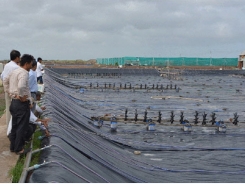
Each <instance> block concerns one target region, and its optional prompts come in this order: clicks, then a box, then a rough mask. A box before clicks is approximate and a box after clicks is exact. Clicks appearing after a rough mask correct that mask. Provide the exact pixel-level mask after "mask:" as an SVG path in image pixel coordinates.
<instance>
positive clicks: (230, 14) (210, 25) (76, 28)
mask: <svg viewBox="0 0 245 184" xmlns="http://www.w3.org/2000/svg"><path fill="white" fill-rule="evenodd" d="M0 7H1V9H0V14H1V18H0V40H1V44H2V45H3V46H2V47H1V48H0V59H7V58H8V57H9V52H10V50H11V49H17V50H19V51H20V52H21V53H22V54H24V53H30V54H33V55H34V56H35V57H39V56H40V57H42V58H44V59H91V58H99V57H122V56H143V57H144V56H154V57H159V56H161V57H176V56H180V55H181V56H186V57H191V56H193V57H210V53H211V54H212V57H237V56H238V55H239V54H240V52H242V51H243V50H245V47H244V43H245V32H244V29H245V24H244V20H243V17H244V16H245V5H244V2H243V0H233V1H230V0H222V1H221V0H196V1H194V0H181V1H179V0H164V1H162V0H151V1H149V0H70V1H65V0H52V1H50V0H42V1H33V0H13V1H7V0H1V1H0Z"/></svg>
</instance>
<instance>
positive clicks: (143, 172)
mask: <svg viewBox="0 0 245 184" xmlns="http://www.w3.org/2000/svg"><path fill="white" fill-rule="evenodd" d="M44 81H45V96H44V97H43V104H44V105H46V108H47V110H46V111H47V112H45V113H46V116H47V117H49V118H51V120H52V121H51V122H50V124H49V131H50V133H51V136H50V137H49V138H48V139H47V138H45V139H44V140H43V145H52V146H51V147H50V148H47V149H45V150H43V151H42V152H41V158H40V164H43V163H45V164H43V166H40V167H39V168H38V169H36V170H34V171H33V173H32V174H31V176H30V179H29V181H28V182H31V183H37V182H38V183H46V182H66V183H73V182H75V183H83V182H93V183H96V182H99V183H106V182H113V183H120V182H123V183H128V182H140V183H143V182H151V183H155V182H157V183H160V182H161V183H165V182H168V183H169V182H175V183H176V182H181V183H184V182H196V183H197V182H202V183H203V182H205V183H206V182H224V181H225V182H243V181H244V180H245V163H244V158H245V146H244V140H245V127H244V126H242V125H240V126H239V127H238V126H230V127H228V130H227V133H225V134H222V133H216V132H215V131H214V128H213V127H202V126H196V127H195V130H194V131H193V132H191V133H186V132H183V131H181V129H180V127H179V126H159V128H158V129H157V130H156V131H152V132H151V131H146V126H145V125H144V124H133V123H132V124H130V123H129V124H125V123H122V122H118V129H117V131H116V132H111V131H110V122H104V125H103V126H102V127H101V128H100V129H99V128H97V127H95V126H94V125H93V121H92V120H91V119H90V117H91V116H92V115H94V114H93V113H99V112H94V111H93V110H91V109H90V108H88V106H87V105H85V104H84V101H83V100H86V99H84V98H85V96H82V97H79V96H78V94H79V92H78V93H77V92H75V91H74V89H72V88H69V87H67V86H68V85H63V84H61V83H63V82H66V84H69V85H70V86H72V85H73V84H74V83H73V82H72V81H65V79H62V77H61V76H59V75H58V74H56V73H54V72H53V71H50V70H46V71H45V76H44ZM171 93H172V92H171ZM91 95H92V94H91ZM86 98H91V99H92V98H93V97H92V96H89V95H87V96H86ZM82 99H83V100H82ZM84 107H87V108H84ZM170 111H171V109H170ZM45 113H44V115H45ZM135 151H138V152H137V153H140V154H135V153H136V152H135Z"/></svg>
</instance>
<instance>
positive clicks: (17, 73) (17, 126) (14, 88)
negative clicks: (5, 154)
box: [3, 54, 33, 154]
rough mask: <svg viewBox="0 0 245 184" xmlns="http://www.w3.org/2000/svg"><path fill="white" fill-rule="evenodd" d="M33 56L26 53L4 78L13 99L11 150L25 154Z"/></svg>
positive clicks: (30, 101) (4, 83)
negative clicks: (30, 72) (25, 134)
mask: <svg viewBox="0 0 245 184" xmlns="http://www.w3.org/2000/svg"><path fill="white" fill-rule="evenodd" d="M32 60H33V56H31V55H29V54H24V55H23V56H22V57H21V60H20V67H19V68H18V69H16V70H14V71H12V72H11V73H10V74H9V75H8V76H7V77H6V78H5V79H4V80H3V85H4V90H5V92H7V93H8V94H9V96H10V98H11V99H12V101H11V104H10V113H11V115H12V130H11V135H10V151H12V152H15V153H16V154H25V153H27V152H28V151H30V150H29V149H28V150H24V144H25V141H24V133H25V131H26V130H27V128H28V123H29V118H30V104H32V100H31V94H30V89H29V73H28V72H29V70H30V69H31V68H32Z"/></svg>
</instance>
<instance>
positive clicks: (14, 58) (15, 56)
mask: <svg viewBox="0 0 245 184" xmlns="http://www.w3.org/2000/svg"><path fill="white" fill-rule="evenodd" d="M20 56H21V54H20V52H19V51H18V50H12V51H11V52H10V60H12V61H14V62H16V63H17V64H18V63H19V62H20Z"/></svg>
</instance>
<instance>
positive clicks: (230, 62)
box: [97, 57, 238, 67]
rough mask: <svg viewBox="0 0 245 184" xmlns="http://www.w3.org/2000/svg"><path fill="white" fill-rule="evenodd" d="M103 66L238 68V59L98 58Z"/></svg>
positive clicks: (98, 61)
mask: <svg viewBox="0 0 245 184" xmlns="http://www.w3.org/2000/svg"><path fill="white" fill-rule="evenodd" d="M97 63H98V64H103V65H143V66H144V65H145V66H164V67H166V66H234V67H235V66H237V63H238V58H191V57H169V58H166V57H165V58H160V57H118V58H98V59H97Z"/></svg>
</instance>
